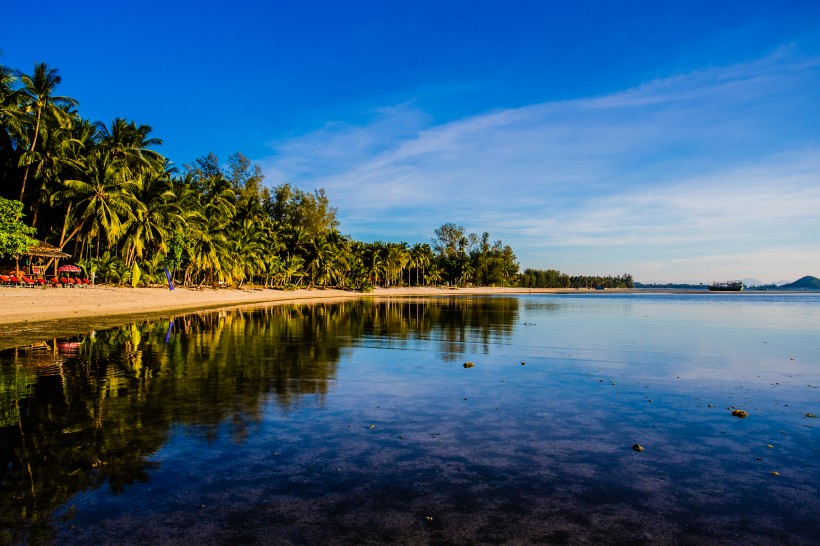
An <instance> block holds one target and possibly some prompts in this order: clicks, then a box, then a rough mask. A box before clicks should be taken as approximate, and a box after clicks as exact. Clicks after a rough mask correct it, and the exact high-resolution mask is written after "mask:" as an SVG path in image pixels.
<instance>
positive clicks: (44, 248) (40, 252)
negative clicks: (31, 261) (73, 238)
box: [17, 239, 71, 277]
mask: <svg viewBox="0 0 820 546" xmlns="http://www.w3.org/2000/svg"><path fill="white" fill-rule="evenodd" d="M35 241H36V243H35V244H34V246H30V247H29V249H28V250H27V251H26V252H24V253H23V254H25V255H27V256H32V257H34V256H36V257H38V258H50V259H51V260H53V261H54V276H55V277H56V276H57V262H58V260H59V259H60V258H68V257H70V256H71V254H66V253H65V252H63V251H62V250H60V249H59V248H57V247H56V246H53V245H50V244H48V243H46V242H44V241H37V239H35ZM50 263H51V262H49V263H47V264H46V267H48V266H49V265H50ZM17 270H18V271H19V270H20V265H19V264H17ZM29 272H30V273H31V269H29Z"/></svg>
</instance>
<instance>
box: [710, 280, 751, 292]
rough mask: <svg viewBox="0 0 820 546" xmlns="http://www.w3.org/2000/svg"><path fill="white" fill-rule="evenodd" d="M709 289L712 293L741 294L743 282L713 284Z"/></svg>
mask: <svg viewBox="0 0 820 546" xmlns="http://www.w3.org/2000/svg"><path fill="white" fill-rule="evenodd" d="M707 288H709V291H711V292H740V291H741V290H743V281H726V282H713V283H712V284H710V285H709V286H708V287H707Z"/></svg>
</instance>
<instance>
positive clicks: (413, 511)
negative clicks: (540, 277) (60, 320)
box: [0, 294, 820, 544]
mask: <svg viewBox="0 0 820 546" xmlns="http://www.w3.org/2000/svg"><path fill="white" fill-rule="evenodd" d="M818 304H820V296H818V295H811V294H809V295H793V294H789V295H776V294H730V295H727V294H719V295H707V294H703V295H646V294H638V295H632V294H625V295H608V294H602V295H597V294H596V295H584V296H580V295H579V296H575V295H572V296H558V295H529V296H520V297H508V296H503V297H501V296H499V297H481V298H467V297H440V298H426V299H414V298H394V299H378V300H362V301H357V302H343V303H337V304H314V305H285V306H274V307H255V308H248V309H244V310H232V311H223V312H207V313H197V314H192V315H186V316H179V317H174V318H173V319H172V320H171V319H168V320H160V321H153V322H143V323H139V324H132V325H127V326H124V327H121V328H116V329H112V330H106V331H99V332H93V333H87V334H84V335H80V336H76V337H75V338H72V339H62V340H54V341H52V342H51V343H49V344H48V349H46V350H35V351H22V350H16V351H15V350H11V351H4V352H2V353H0V427H2V428H0V457H2V464H3V468H2V471H1V472H2V473H0V480H2V481H0V533H2V534H0V544H3V543H12V544H13V543H32V544H40V543H44V544H47V543H58V544H71V543H77V544H84V543H102V544H105V543H110V544H121V543H145V544H164V543H167V544H173V543H177V544H178V543H191V542H199V543H202V544H224V543H234V544H236V543H243V544H244V543H249V544H253V543H258V544H288V543H304V544H317V543H322V544H326V543H408V544H409V543H443V544H444V543H458V544H463V543H509V542H515V543H555V544H561V543H619V542H620V543H624V544H626V543H629V544H635V543H639V544H640V543H646V544H654V543H670V542H672V543H675V542H677V543H691V544H696V543H697V544H704V543H712V544H715V543H723V544H782V543H790V544H810V543H815V542H816V537H817V536H820V523H818V518H817V502H818V500H820V499H818V490H817V487H818V484H820V457H818V447H820V435H819V434H818V429H817V420H816V419H815V418H813V417H812V416H813V415H816V414H820V390H818V386H820V305H818ZM465 363H472V364H473V366H472V367H466V368H465V367H464V364H465ZM733 409H743V410H744V411H746V412H747V413H748V417H747V418H745V419H740V418H737V417H733V416H732V414H731V411H732V410H733ZM636 443H637V444H640V445H642V446H643V447H644V448H645V449H644V450H643V451H640V452H638V451H635V450H633V449H632V447H633V445H634V444H636ZM773 473H776V475H775V474H773Z"/></svg>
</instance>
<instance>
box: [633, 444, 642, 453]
mask: <svg viewBox="0 0 820 546" xmlns="http://www.w3.org/2000/svg"><path fill="white" fill-rule="evenodd" d="M632 449H634V450H635V451H643V446H642V445H641V444H635V445H634V446H632Z"/></svg>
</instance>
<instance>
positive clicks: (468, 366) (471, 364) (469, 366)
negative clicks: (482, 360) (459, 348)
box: [464, 362, 475, 368]
mask: <svg viewBox="0 0 820 546" xmlns="http://www.w3.org/2000/svg"><path fill="white" fill-rule="evenodd" d="M473 366H475V362H465V363H464V367H465V368H472V367H473Z"/></svg>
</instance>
